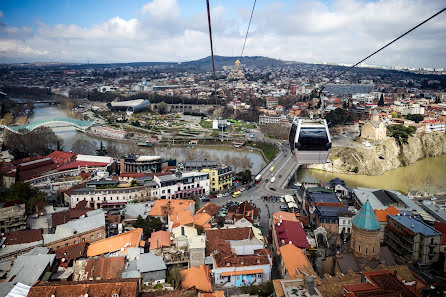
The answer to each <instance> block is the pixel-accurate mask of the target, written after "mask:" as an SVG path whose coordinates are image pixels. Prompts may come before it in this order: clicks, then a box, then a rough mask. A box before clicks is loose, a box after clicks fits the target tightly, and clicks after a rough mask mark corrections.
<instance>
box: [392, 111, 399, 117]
mask: <svg viewBox="0 0 446 297" xmlns="http://www.w3.org/2000/svg"><path fill="white" fill-rule="evenodd" d="M390 115H391V116H392V118H397V117H398V113H396V112H395V111H392V112H391V113H390Z"/></svg>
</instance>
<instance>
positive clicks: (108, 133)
mask: <svg viewBox="0 0 446 297" xmlns="http://www.w3.org/2000/svg"><path fill="white" fill-rule="evenodd" d="M91 132H93V133H94V134H96V135H99V136H102V137H106V138H116V139H124V138H125V135H126V134H127V132H125V131H124V130H119V129H113V128H110V127H106V126H104V127H102V126H95V127H92V128H91Z"/></svg>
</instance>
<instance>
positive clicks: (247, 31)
mask: <svg viewBox="0 0 446 297" xmlns="http://www.w3.org/2000/svg"><path fill="white" fill-rule="evenodd" d="M256 2H257V0H254V4H253V5H252V9H251V16H250V17H249V23H248V29H246V34H245V41H244V42H243V47H242V53H241V54H240V59H239V61H240V62H241V61H242V57H243V52H244V51H245V45H246V40H247V39H248V33H249V27H250V26H251V20H252V15H253V14H254V8H255V7H256Z"/></svg>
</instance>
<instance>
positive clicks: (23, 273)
mask: <svg viewBox="0 0 446 297" xmlns="http://www.w3.org/2000/svg"><path fill="white" fill-rule="evenodd" d="M48 252H49V249H48V248H43V247H37V248H34V249H32V250H31V251H29V252H28V253H26V254H23V255H21V256H18V257H17V259H16V260H15V261H14V265H13V266H12V267H11V269H10V270H9V272H8V274H7V275H6V278H5V280H4V281H3V282H2V283H0V294H1V295H2V296H6V295H7V294H8V293H9V291H11V290H12V289H13V287H14V286H15V285H16V284H18V283H21V284H23V285H27V286H32V285H34V284H35V283H36V282H37V281H38V280H42V279H43V278H44V277H49V276H50V275H51V271H52V269H53V265H54V264H55V258H56V255H54V254H48Z"/></svg>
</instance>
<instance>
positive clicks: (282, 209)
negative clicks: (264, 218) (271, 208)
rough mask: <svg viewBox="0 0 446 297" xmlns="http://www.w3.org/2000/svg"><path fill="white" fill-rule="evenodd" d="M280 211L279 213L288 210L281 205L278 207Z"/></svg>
mask: <svg viewBox="0 0 446 297" xmlns="http://www.w3.org/2000/svg"><path fill="white" fill-rule="evenodd" d="M280 210H281V211H287V210H288V207H287V206H285V205H281V206H280Z"/></svg>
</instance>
